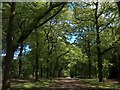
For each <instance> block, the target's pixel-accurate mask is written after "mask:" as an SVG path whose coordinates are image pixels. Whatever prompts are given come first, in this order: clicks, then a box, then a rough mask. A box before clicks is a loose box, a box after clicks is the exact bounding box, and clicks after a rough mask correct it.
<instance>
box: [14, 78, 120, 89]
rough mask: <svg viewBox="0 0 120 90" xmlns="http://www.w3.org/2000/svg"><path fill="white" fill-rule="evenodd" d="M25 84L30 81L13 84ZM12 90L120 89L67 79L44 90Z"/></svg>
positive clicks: (56, 82) (62, 79) (61, 79)
mask: <svg viewBox="0 0 120 90" xmlns="http://www.w3.org/2000/svg"><path fill="white" fill-rule="evenodd" d="M25 82H28V81H25V80H23V81H14V82H13V83H25ZM117 84H119V83H117ZM12 90H120V89H110V88H109V89H107V88H106V89H103V88H99V87H96V86H94V85H90V84H88V83H85V82H83V81H82V80H80V79H77V78H70V77H67V78H59V79H57V80H55V81H54V83H53V84H51V85H50V86H49V87H46V88H45V87H44V88H40V87H39V88H36V87H32V88H29V89H25V88H24V89H15V88H13V89H12Z"/></svg>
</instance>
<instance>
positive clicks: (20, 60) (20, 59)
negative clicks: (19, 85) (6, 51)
mask: <svg viewBox="0 0 120 90" xmlns="http://www.w3.org/2000/svg"><path fill="white" fill-rule="evenodd" d="M22 51H23V43H21V45H20V54H19V78H21V74H22Z"/></svg>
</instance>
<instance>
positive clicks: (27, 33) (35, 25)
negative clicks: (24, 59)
mask: <svg viewBox="0 0 120 90" xmlns="http://www.w3.org/2000/svg"><path fill="white" fill-rule="evenodd" d="M62 4H63V5H62ZM65 4H66V3H58V4H55V5H52V6H51V8H50V9H48V10H47V11H46V12H45V13H44V14H43V15H41V16H40V17H38V18H36V19H35V20H34V21H33V23H31V25H30V26H29V28H28V30H26V32H25V33H24V34H23V35H22V36H21V37H20V38H19V39H18V41H17V43H18V44H19V43H21V42H23V41H24V40H25V39H26V38H27V37H28V36H29V35H30V34H31V32H32V31H33V30H34V29H37V28H38V27H41V26H42V25H44V24H45V23H46V22H47V21H49V20H50V19H52V18H53V17H54V16H56V15H57V14H58V13H59V12H60V11H61V10H62V8H63V7H64V6H65ZM60 5H62V7H61V8H60V9H59V10H58V11H57V12H56V13H55V14H53V15H52V16H51V17H49V18H48V19H46V20H45V21H44V22H43V23H41V24H39V25H38V22H39V21H40V20H41V19H42V18H44V16H46V14H48V13H49V12H50V11H52V10H53V9H54V8H55V7H58V6H60Z"/></svg>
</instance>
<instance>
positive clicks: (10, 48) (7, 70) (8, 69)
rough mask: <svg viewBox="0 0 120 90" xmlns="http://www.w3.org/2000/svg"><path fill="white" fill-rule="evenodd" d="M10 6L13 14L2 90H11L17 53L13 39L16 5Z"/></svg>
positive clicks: (13, 3)
mask: <svg viewBox="0 0 120 90" xmlns="http://www.w3.org/2000/svg"><path fill="white" fill-rule="evenodd" d="M10 5H11V12H10V18H9V26H8V30H7V36H6V41H7V50H6V56H5V58H4V61H3V62H4V63H3V81H2V90H10V79H11V65H12V60H13V57H14V52H15V50H14V46H13V40H12V37H13V21H14V16H15V6H16V3H15V2H12V3H11V4H10Z"/></svg>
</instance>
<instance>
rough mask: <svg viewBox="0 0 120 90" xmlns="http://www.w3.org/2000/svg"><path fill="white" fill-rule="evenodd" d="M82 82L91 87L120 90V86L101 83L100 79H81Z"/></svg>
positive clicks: (107, 82)
mask: <svg viewBox="0 0 120 90" xmlns="http://www.w3.org/2000/svg"><path fill="white" fill-rule="evenodd" d="M80 81H82V82H83V83H85V84H89V85H90V86H91V87H96V88H101V89H114V90H120V84H119V83H114V82H112V81H107V80H105V81H104V82H99V81H98V79H80Z"/></svg>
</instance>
